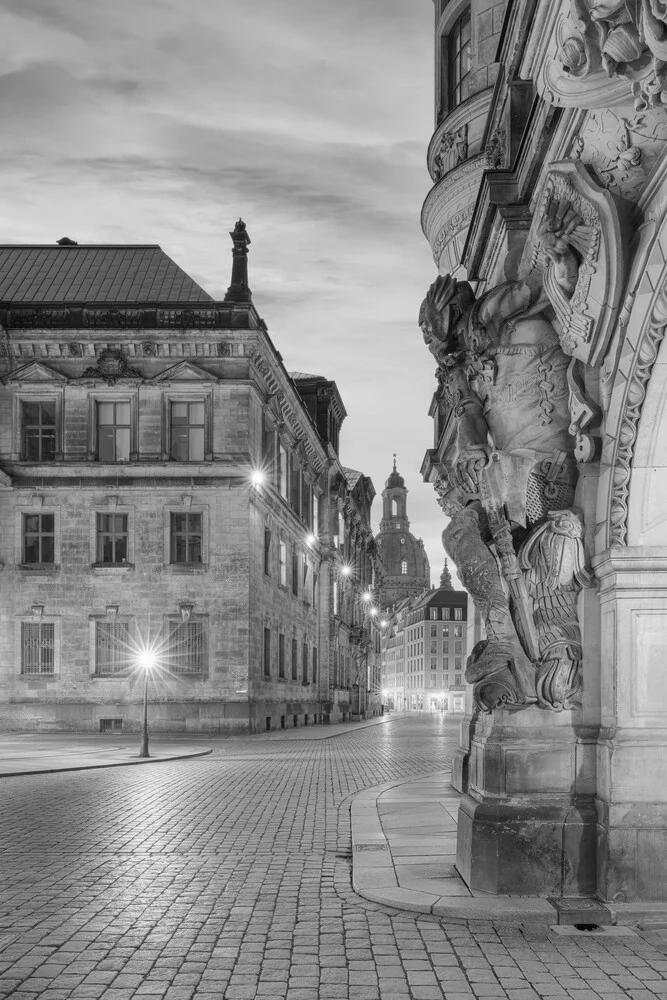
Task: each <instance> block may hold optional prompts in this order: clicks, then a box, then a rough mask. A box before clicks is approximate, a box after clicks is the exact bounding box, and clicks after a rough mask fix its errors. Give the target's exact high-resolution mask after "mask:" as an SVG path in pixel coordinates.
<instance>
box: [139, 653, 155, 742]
mask: <svg viewBox="0 0 667 1000" xmlns="http://www.w3.org/2000/svg"><path fill="white" fill-rule="evenodd" d="M136 659H137V666H138V667H140V669H141V670H143V672H144V722H143V727H142V730H141V745H140V747H139V756H140V757H150V754H149V752H148V675H149V674H150V672H151V670H152V669H153V667H154V666H155V664H156V663H157V657H156V655H155V652H154V650H153V649H151V648H150V647H145V648H144V649H141V650H140V651H139V652H138V653H137V657H136Z"/></svg>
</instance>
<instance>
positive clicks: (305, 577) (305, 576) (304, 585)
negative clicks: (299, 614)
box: [301, 558, 308, 601]
mask: <svg viewBox="0 0 667 1000" xmlns="http://www.w3.org/2000/svg"><path fill="white" fill-rule="evenodd" d="M301 574H302V583H301V594H302V596H303V599H304V601H306V600H307V599H308V560H307V559H305V558H304V560H303V562H302V563H301Z"/></svg>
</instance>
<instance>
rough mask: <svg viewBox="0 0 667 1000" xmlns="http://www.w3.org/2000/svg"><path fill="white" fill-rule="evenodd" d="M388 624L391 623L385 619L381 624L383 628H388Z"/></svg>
mask: <svg viewBox="0 0 667 1000" xmlns="http://www.w3.org/2000/svg"><path fill="white" fill-rule="evenodd" d="M388 624H389V622H388V621H387V620H386V619H385V618H383V619H382V621H381V622H380V625H381V626H382V628H386V627H387V625H388Z"/></svg>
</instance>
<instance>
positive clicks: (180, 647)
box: [168, 621, 205, 674]
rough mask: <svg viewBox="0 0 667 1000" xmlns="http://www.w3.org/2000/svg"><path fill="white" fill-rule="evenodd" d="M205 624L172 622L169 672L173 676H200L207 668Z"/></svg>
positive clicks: (169, 645)
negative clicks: (205, 667)
mask: <svg viewBox="0 0 667 1000" xmlns="http://www.w3.org/2000/svg"><path fill="white" fill-rule="evenodd" d="M204 640H205V635H204V622H197V621H194V622H193V621H189V622H171V623H170V626H169V643H168V656H169V670H170V671H171V672H172V673H173V674H200V673H202V671H203V670H204V666H205V655H204V654H205V645H204Z"/></svg>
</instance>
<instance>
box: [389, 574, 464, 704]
mask: <svg viewBox="0 0 667 1000" xmlns="http://www.w3.org/2000/svg"><path fill="white" fill-rule="evenodd" d="M384 621H385V622H386V624H385V626H384V627H383V629H382V690H383V697H384V699H385V700H386V703H387V705H388V707H389V708H394V709H396V710H397V711H417V710H422V709H423V710H425V711H441V712H456V713H461V714H463V711H464V703H465V690H466V685H465V679H464V675H463V670H464V667H465V661H466V653H467V649H466V640H467V632H468V595H467V594H466V592H465V591H464V590H454V589H453V588H451V587H450V588H447V589H444V588H439V589H438V590H428V591H426V592H425V593H422V594H420V595H419V596H418V597H408V598H405V599H404V600H403V601H401V602H400V603H399V604H398V605H396V606H395V607H394V610H393V611H392V612H391V613H390V614H388V615H386V617H385V619H384Z"/></svg>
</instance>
